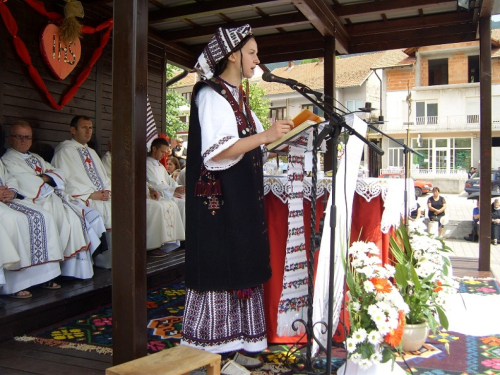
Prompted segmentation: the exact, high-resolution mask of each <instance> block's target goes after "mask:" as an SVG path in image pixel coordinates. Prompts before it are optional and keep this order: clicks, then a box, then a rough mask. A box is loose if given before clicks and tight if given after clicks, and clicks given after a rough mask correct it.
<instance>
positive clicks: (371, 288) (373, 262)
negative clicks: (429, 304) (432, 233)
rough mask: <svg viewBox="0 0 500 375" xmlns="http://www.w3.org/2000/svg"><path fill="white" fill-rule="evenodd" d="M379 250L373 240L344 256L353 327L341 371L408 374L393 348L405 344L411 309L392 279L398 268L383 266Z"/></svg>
mask: <svg viewBox="0 0 500 375" xmlns="http://www.w3.org/2000/svg"><path fill="white" fill-rule="evenodd" d="M379 253H380V251H379V249H378V248H377V246H376V245H375V244H374V243H373V242H368V243H365V242H355V243H353V244H352V246H351V247H350V248H349V251H348V256H347V259H344V268H345V270H346V283H347V286H348V288H349V291H348V292H347V293H346V295H347V298H348V302H347V303H346V307H345V309H346V310H347V311H348V313H349V325H350V329H349V332H348V334H347V339H346V342H345V346H346V350H347V362H346V364H344V366H343V367H341V368H340V369H339V370H338V371H337V373H339V374H344V371H346V372H345V373H347V374H362V373H366V374H377V373H379V374H388V373H393V374H394V373H401V374H405V372H404V371H403V369H402V368H401V367H400V366H399V365H397V364H396V363H395V361H394V360H395V353H394V351H393V349H394V348H397V347H398V346H399V345H400V343H401V338H402V334H403V326H404V316H405V314H406V313H407V312H408V311H409V309H408V306H407V304H406V303H405V302H404V300H403V298H402V296H401V294H400V293H399V290H398V289H397V288H396V287H395V286H394V285H393V284H392V282H391V281H390V278H392V277H393V276H394V272H395V269H394V267H392V266H391V265H388V264H387V265H385V266H384V265H382V264H381V260H380V258H379ZM391 360H392V362H389V361H391Z"/></svg>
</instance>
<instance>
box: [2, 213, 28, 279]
mask: <svg viewBox="0 0 500 375" xmlns="http://www.w3.org/2000/svg"><path fill="white" fill-rule="evenodd" d="M16 229H17V228H16ZM11 237H13V239H14V241H15V242H18V243H19V242H20V243H21V244H22V245H21V246H24V244H23V243H22V238H21V233H20V232H19V230H18V229H17V230H16V232H15V233H12V232H10V233H9V232H8V231H7V230H6V229H5V227H4V226H3V225H2V224H1V223H0V285H4V284H5V276H4V274H3V268H4V267H8V266H10V265H12V264H14V263H17V262H19V261H20V260H21V259H20V258H19V254H18V253H17V250H16V245H14V243H13V242H12V239H11Z"/></svg>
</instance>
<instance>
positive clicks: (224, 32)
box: [182, 25, 292, 353]
mask: <svg viewBox="0 0 500 375" xmlns="http://www.w3.org/2000/svg"><path fill="white" fill-rule="evenodd" d="M257 52H258V50H257V43H256V41H255V39H254V37H253V35H252V31H251V28H250V26H249V25H245V26H242V27H238V28H233V29H222V28H220V29H218V31H217V33H216V35H215V36H213V37H212V39H211V40H210V42H209V44H208V46H207V47H206V48H205V49H204V50H203V53H202V54H201V56H200V57H199V58H198V63H197V64H196V67H195V69H197V70H198V71H200V73H201V75H202V76H203V77H204V80H202V81H200V82H198V83H197V84H196V85H195V87H194V90H193V96H192V98H193V99H192V103H191V115H190V116H191V117H190V125H189V149H188V159H189V163H188V164H187V171H186V179H187V183H186V223H187V226H186V287H187V291H186V306H185V311H184V323H183V337H182V343H183V344H184V345H189V346H193V347H198V348H201V349H205V350H207V351H210V352H214V353H234V352H237V351H240V350H245V351H248V352H260V351H261V350H263V349H265V348H266V347H267V340H266V326H265V321H264V310H263V287H262V284H263V283H264V282H266V281H267V280H268V279H269V277H270V276H271V268H270V264H269V240H268V235H267V226H266V219H265V211H264V188H263V168H262V165H263V162H264V161H265V160H263V159H264V158H266V149H265V147H264V145H265V144H268V143H270V142H273V141H275V140H277V139H279V138H280V137H281V136H283V135H284V134H286V133H287V132H288V131H289V130H290V128H291V125H292V121H290V120H281V121H277V122H276V123H275V124H274V125H273V126H272V127H271V128H269V129H268V130H265V131H264V129H263V127H262V124H261V123H260V121H259V120H258V119H257V117H256V116H255V114H254V113H253V112H252V111H251V110H250V107H249V105H248V96H247V95H246V94H245V93H244V92H243V89H242V86H241V84H242V80H243V78H251V77H252V76H253V73H254V69H255V67H256V66H257V65H258V64H259V62H260V61H259V59H258V57H257ZM247 93H248V87H247Z"/></svg>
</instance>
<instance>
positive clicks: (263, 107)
mask: <svg viewBox="0 0 500 375" xmlns="http://www.w3.org/2000/svg"><path fill="white" fill-rule="evenodd" d="M243 87H246V81H245V80H244V81H243ZM249 89H250V96H249V102H250V108H251V109H252V111H254V113H255V115H256V116H257V118H258V119H259V120H260V122H261V123H262V126H263V127H264V129H269V128H270V127H271V123H270V122H269V103H270V100H269V99H267V98H265V97H264V95H265V94H266V92H265V91H264V89H263V88H260V87H259V86H258V85H257V84H256V83H251V84H250V85H249Z"/></svg>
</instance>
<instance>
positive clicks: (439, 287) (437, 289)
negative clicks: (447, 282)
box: [434, 280, 443, 292]
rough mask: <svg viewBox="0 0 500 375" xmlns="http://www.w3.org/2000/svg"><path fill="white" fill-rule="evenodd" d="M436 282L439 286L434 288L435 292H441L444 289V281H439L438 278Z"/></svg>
mask: <svg viewBox="0 0 500 375" xmlns="http://www.w3.org/2000/svg"><path fill="white" fill-rule="evenodd" d="M436 284H437V287H435V288H434V291H435V292H440V291H442V290H443V288H442V287H441V285H443V283H442V282H441V281H439V280H438V281H437V282H436Z"/></svg>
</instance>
